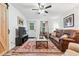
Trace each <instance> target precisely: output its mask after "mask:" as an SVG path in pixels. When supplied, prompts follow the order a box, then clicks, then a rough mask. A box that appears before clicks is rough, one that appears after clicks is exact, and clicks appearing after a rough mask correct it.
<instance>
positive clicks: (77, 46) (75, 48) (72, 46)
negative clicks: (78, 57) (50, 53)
mask: <svg viewBox="0 0 79 59" xmlns="http://www.w3.org/2000/svg"><path fill="white" fill-rule="evenodd" d="M68 49H71V50H73V51H76V52H79V44H78V43H69V46H68Z"/></svg>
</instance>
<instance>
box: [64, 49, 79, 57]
mask: <svg viewBox="0 0 79 59" xmlns="http://www.w3.org/2000/svg"><path fill="white" fill-rule="evenodd" d="M63 56H79V53H77V52H75V51H73V50H70V49H67V50H66V52H65V53H64V54H63Z"/></svg>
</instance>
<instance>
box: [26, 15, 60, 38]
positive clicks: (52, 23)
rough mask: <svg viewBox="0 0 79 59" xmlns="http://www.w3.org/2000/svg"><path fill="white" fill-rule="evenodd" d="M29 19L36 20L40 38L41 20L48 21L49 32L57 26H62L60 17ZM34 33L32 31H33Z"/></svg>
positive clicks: (37, 35)
mask: <svg viewBox="0 0 79 59" xmlns="http://www.w3.org/2000/svg"><path fill="white" fill-rule="evenodd" d="M28 21H36V37H37V39H38V38H39V34H40V21H48V25H49V33H51V32H52V31H53V30H54V29H55V27H57V28H60V17H59V16H56V17H43V16H42V17H40V18H38V19H28V20H27V22H28ZM31 34H32V33H31Z"/></svg>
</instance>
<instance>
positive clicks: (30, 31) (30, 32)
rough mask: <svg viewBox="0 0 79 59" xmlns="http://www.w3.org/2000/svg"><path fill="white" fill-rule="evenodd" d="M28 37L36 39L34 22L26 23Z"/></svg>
mask: <svg viewBox="0 0 79 59" xmlns="http://www.w3.org/2000/svg"><path fill="white" fill-rule="evenodd" d="M28 35H29V37H31V38H32V37H33V38H34V37H36V22H35V21H28Z"/></svg>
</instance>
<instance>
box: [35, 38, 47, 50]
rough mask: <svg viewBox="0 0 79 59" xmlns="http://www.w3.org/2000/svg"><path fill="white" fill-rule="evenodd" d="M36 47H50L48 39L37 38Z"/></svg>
mask: <svg viewBox="0 0 79 59" xmlns="http://www.w3.org/2000/svg"><path fill="white" fill-rule="evenodd" d="M36 49H48V41H47V40H40V39H39V40H37V41H36Z"/></svg>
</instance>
